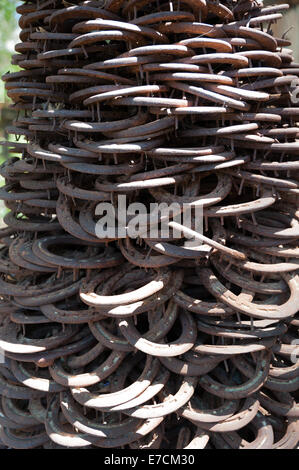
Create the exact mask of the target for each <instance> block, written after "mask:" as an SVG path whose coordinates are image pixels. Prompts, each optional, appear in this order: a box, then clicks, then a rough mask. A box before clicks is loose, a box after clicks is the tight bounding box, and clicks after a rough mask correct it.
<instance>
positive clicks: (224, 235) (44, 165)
mask: <svg viewBox="0 0 299 470" xmlns="http://www.w3.org/2000/svg"><path fill="white" fill-rule="evenodd" d="M66 5H67V2H64V1H62V0H50V1H43V2H42V1H40V0H31V1H25V2H24V3H23V4H22V5H20V6H19V7H18V9H17V10H18V13H19V14H20V15H21V17H20V27H21V33H20V43H19V44H17V45H16V47H15V50H16V54H15V55H14V56H13V58H12V63H13V64H18V65H19V66H20V68H21V71H19V72H16V73H7V74H5V75H4V77H3V80H4V82H5V87H6V90H7V94H8V96H9V97H10V98H11V99H12V101H13V105H12V107H13V108H14V109H15V111H16V114H17V116H16V119H15V120H14V121H13V122H12V124H11V126H10V127H9V128H8V129H7V131H8V133H9V134H14V135H15V136H16V137H17V140H18V139H19V137H23V138H25V140H26V142H25V143H23V141H22V142H18V141H17V142H4V143H3V145H5V146H6V147H7V150H8V151H9V152H11V153H13V156H12V157H11V158H10V159H9V160H8V161H6V162H5V163H3V164H2V165H1V167H0V174H1V176H2V177H3V178H4V179H5V185H4V186H3V187H2V188H1V189H0V197H1V199H3V200H4V201H5V204H6V206H7V207H8V208H9V209H10V212H9V213H8V214H7V215H6V217H5V219H4V221H5V223H6V225H7V227H6V228H4V229H1V231H0V241H1V248H0V347H1V349H2V350H3V351H4V352H5V362H4V363H3V364H1V366H0V395H1V401H0V447H1V448H2V447H9V448H16V449H27V448H46V449H48V448H62V447H76V448H78V447H104V448H111V447H128V448H133V449H157V448H169V449H175V448H178V449H182V448H185V449H202V448H205V447H207V448H233V449H237V448H255V449H258V448H274V449H280V448H294V447H296V446H297V444H298V441H299V405H298V389H299V372H298V371H299V369H298V362H297V363H296V360H297V358H298V355H299V350H298V342H297V341H296V340H297V339H298V326H299V319H298V317H297V310H298V305H299V278H298V269H299V261H298V257H299V249H298V246H297V241H298V235H299V212H298V207H297V199H298V194H299V180H297V178H298V169H299V162H298V158H297V157H298V155H299V141H298V134H299V127H298V121H299V107H298V106H296V104H294V100H292V93H293V92H296V90H294V86H295V85H297V81H298V75H299V65H298V64H296V63H295V62H294V59H293V57H292V51H291V50H290V49H288V46H290V42H289V41H288V40H287V39H286V38H285V37H282V38H279V37H274V36H273V34H272V25H273V23H274V22H276V21H279V19H280V18H281V17H282V14H283V12H284V10H286V8H287V6H286V5H282V6H279V5H276V6H273V7H263V5H262V4H261V3H258V4H257V3H256V2H253V1H251V0H246V1H243V0H242V1H241V0H240V1H239V0H233V1H226V0H223V1H222V3H221V2H219V1H217V2H215V1H212V0H198V1H195V0H180V1H176V0H175V1H173V2H167V1H165V2H163V1H162V3H161V2H158V1H156V0H154V1H148V0H147V1H143V0H141V1H140V0H129V1H122V0H108V1H106V2H100V1H80V0H72V6H66ZM294 84H295V85H294ZM16 155H17V157H16ZM120 194H126V195H127V197H128V198H129V200H130V201H139V202H143V203H144V204H149V203H150V202H158V203H160V202H166V203H169V204H170V203H172V202H176V203H177V204H178V206H179V208H181V209H182V208H183V205H185V206H188V207H190V208H192V207H196V206H198V205H201V206H202V207H203V217H204V232H203V234H200V233H198V232H196V231H195V230H193V229H192V228H190V227H189V228H187V227H184V226H179V225H178V224H177V223H175V222H171V223H170V226H171V229H174V228H178V227H179V228H181V229H182V230H183V232H182V235H181V238H176V237H175V236H174V233H173V232H172V231H171V232H170V237H169V238H168V239H165V238H163V237H162V236H160V232H159V234H158V236H157V237H156V238H150V237H149V236H148V235H147V234H146V233H145V235H144V237H140V238H139V239H137V240H136V239H133V238H129V237H127V238H126V239H122V238H118V237H117V235H116V236H115V237H114V238H107V239H105V240H99V238H98V237H97V236H96V230H95V227H96V222H97V216H96V215H95V207H96V205H97V203H99V202H103V201H106V202H110V201H112V202H113V203H114V205H115V208H117V196H118V195H120ZM147 223H148V227H149V226H150V224H151V221H150V220H147ZM190 235H192V236H194V237H195V239H197V240H198V241H199V242H201V244H199V245H198V246H196V247H186V246H185V245H184V243H183V242H184V241H185V237H188V236H190ZM294 358H295V360H294ZM99 412H100V413H99Z"/></svg>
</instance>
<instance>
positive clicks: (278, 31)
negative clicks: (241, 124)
mask: <svg viewBox="0 0 299 470" xmlns="http://www.w3.org/2000/svg"><path fill="white" fill-rule="evenodd" d="M21 3H22V2H21V0H0V25H1V26H0V76H2V75H3V74H4V73H6V72H8V71H10V72H15V71H17V70H18V67H17V66H15V65H11V63H10V61H11V56H12V54H14V53H15V51H14V46H15V44H16V43H18V42H19V41H20V39H19V26H18V16H19V15H18V14H17V13H16V6H17V5H20V4H21ZM275 3H276V4H277V3H289V5H290V9H289V11H288V12H286V13H285V14H284V17H283V19H281V20H280V21H279V22H278V23H277V24H274V25H273V32H274V34H275V35H277V36H279V35H282V34H283V33H285V32H286V31H287V30H289V31H288V33H287V35H286V37H287V38H288V39H290V40H291V41H292V47H291V48H292V50H293V55H294V59H295V61H297V62H299V33H298V24H299V0H289V1H288V2H286V1H284V0H264V5H265V6H266V5H273V4H275ZM290 27H291V28H290ZM9 104H10V101H9V98H8V97H7V95H6V93H5V87H4V83H3V82H2V81H1V80H0V141H3V140H5V139H9V140H10V141H13V140H15V136H14V135H9V136H8V135H7V134H6V132H5V128H6V126H8V125H9V124H10V123H11V121H12V120H13V119H14V116H15V113H14V112H13V110H12V109H10V107H9ZM10 155H11V154H10ZM7 157H8V152H7V149H6V148H5V147H2V146H0V164H1V163H2V162H3V161H4V160H5V159H6V158H7ZM3 183H4V181H3V179H2V177H1V176H0V186H2V185H3ZM6 211H7V209H6V208H5V206H4V205H3V204H2V201H0V226H1V222H2V218H3V216H4V215H5V213H6Z"/></svg>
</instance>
